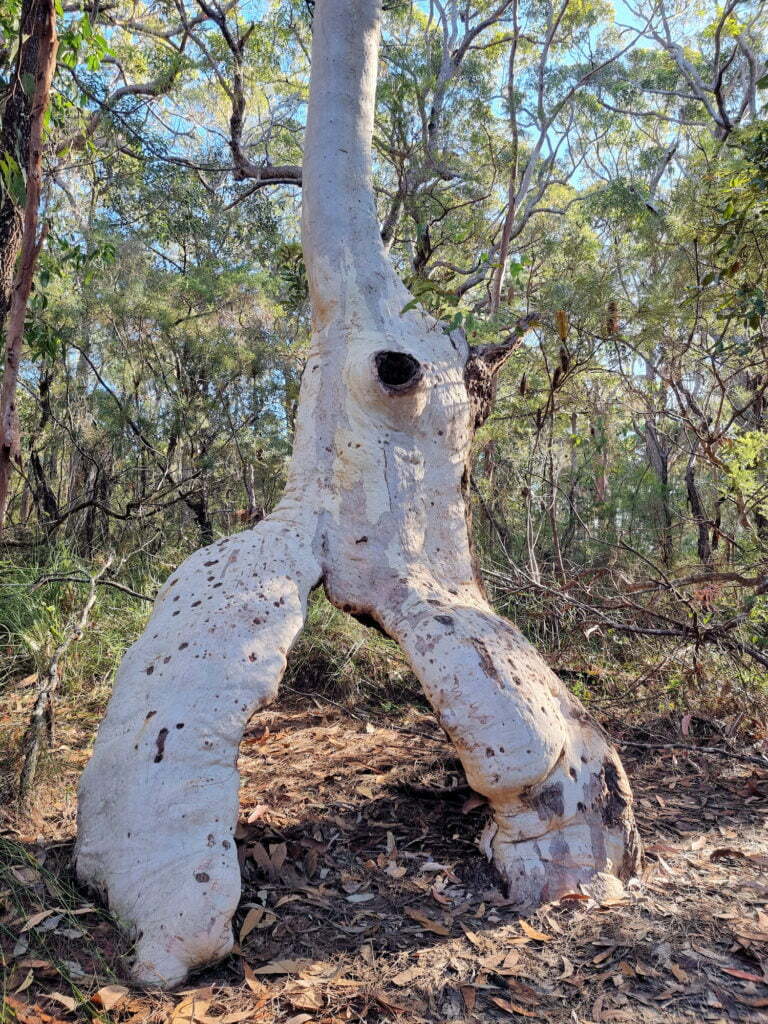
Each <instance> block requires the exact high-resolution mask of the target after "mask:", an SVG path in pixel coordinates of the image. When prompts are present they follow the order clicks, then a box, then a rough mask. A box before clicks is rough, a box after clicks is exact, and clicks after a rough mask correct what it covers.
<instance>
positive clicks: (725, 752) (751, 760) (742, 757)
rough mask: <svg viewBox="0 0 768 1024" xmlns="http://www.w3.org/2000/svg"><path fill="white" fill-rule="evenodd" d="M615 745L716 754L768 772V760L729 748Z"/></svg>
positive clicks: (636, 743)
mask: <svg viewBox="0 0 768 1024" xmlns="http://www.w3.org/2000/svg"><path fill="white" fill-rule="evenodd" d="M614 743H616V744H618V746H620V747H641V748H643V749H645V750H687V751H692V752H693V753H695V754H715V755H717V756H718V757H730V758H731V759H732V760H734V761H742V762H744V764H756V765H757V766H758V768H764V769H766V770H767V771H768V758H765V757H758V756H757V754H739V753H738V752H737V751H735V750H729V749H728V748H727V747H697V746H696V745H695V744H693V743H641V742H639V741H638V740H614Z"/></svg>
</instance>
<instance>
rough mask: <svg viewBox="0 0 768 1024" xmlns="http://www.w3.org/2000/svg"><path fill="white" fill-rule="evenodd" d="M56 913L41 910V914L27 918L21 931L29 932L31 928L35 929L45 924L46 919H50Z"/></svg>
mask: <svg viewBox="0 0 768 1024" xmlns="http://www.w3.org/2000/svg"><path fill="white" fill-rule="evenodd" d="M55 913H56V911H55V910H41V911H40V913H38V914H33V915H32V917H29V918H27V920H26V921H25V923H24V926H23V927H22V928H21V931H22V932H28V931H29V929H30V928H35V927H36V926H37V925H39V924H40V923H41V922H43V921H44V920H45V919H46V917H50V916H51V914H55Z"/></svg>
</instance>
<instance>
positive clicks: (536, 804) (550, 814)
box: [530, 782, 565, 821]
mask: <svg viewBox="0 0 768 1024" xmlns="http://www.w3.org/2000/svg"><path fill="white" fill-rule="evenodd" d="M530 804H531V807H533V809H534V810H535V811H536V813H537V814H538V816H539V817H540V818H541V820H542V821H549V819H550V818H562V816H563V814H564V813H565V807H564V805H563V786H562V783H560V782H553V783H552V785H551V786H545V787H544V788H543V789H542V790H541V791H540V792H539V793H537V794H536V795H535V796H533V797H531V798H530Z"/></svg>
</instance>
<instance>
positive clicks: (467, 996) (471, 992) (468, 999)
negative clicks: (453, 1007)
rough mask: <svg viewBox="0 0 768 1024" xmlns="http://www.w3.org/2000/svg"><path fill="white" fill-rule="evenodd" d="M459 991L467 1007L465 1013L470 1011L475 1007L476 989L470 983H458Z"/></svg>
mask: <svg viewBox="0 0 768 1024" xmlns="http://www.w3.org/2000/svg"><path fill="white" fill-rule="evenodd" d="M459 991H460V992H461V998H462V999H463V1000H464V1005H465V1006H466V1008H467V1013H471V1012H472V1011H473V1010H474V1008H475V1003H476V1002H477V991H476V990H475V989H474V988H473V987H472V985H460V986H459Z"/></svg>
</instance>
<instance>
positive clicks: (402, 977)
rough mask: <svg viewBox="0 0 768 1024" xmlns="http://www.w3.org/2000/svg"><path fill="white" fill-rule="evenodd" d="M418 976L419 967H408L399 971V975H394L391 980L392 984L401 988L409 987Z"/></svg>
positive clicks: (419, 972)
mask: <svg viewBox="0 0 768 1024" xmlns="http://www.w3.org/2000/svg"><path fill="white" fill-rule="evenodd" d="M420 974H421V968H420V967H409V968H408V969H407V970H405V971H400V973H399V974H396V975H395V976H394V978H393V979H392V983H393V984H394V985H397V986H399V987H400V988H402V987H403V985H410V983H411V982H412V981H414V980H415V979H416V978H418V976H419V975H420Z"/></svg>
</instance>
